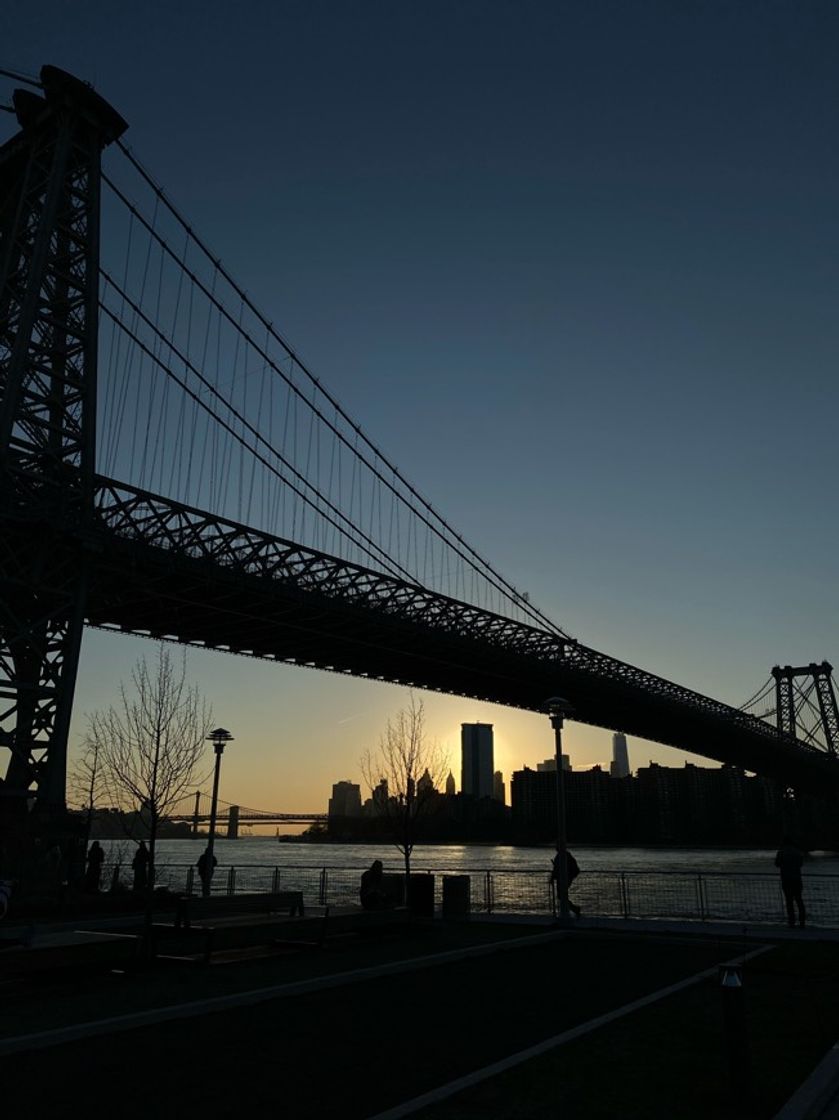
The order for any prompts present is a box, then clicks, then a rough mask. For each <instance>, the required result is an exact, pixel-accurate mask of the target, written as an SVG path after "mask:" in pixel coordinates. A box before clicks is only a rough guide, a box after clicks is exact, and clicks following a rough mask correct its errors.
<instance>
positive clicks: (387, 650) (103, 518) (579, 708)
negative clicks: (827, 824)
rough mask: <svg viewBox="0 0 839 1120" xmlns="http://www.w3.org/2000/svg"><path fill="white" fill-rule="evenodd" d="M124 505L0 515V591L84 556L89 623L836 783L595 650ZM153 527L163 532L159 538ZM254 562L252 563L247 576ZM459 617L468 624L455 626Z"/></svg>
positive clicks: (201, 518)
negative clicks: (558, 703)
mask: <svg viewBox="0 0 839 1120" xmlns="http://www.w3.org/2000/svg"><path fill="white" fill-rule="evenodd" d="M123 491H124V492H127V488H123ZM131 501H132V502H134V504H133V505H131V502H127V503H125V504H124V506H123V508H118V507H119V503H117V506H116V507H111V508H107V509H105V510H104V513H103V511H102V510H101V509H100V511H99V513H98V514H97V517H96V518H95V519H94V520H93V522H91V523H89V524H88V526H87V527H86V528H84V530H81V529H79V528H78V527H76V528H74V529H72V530H70V531H68V532H62V531H61V530H60V529H59V528H58V527H57V526H53V527H52V532H51V533H50V534H49V536H47V534H46V532H45V530H46V527H40V528H39V527H37V526H35V525H33V524H32V523H30V522H25V521H24V522H17V521H16V519H14V518H13V519H12V520H11V521H9V520H5V519H4V525H3V526H0V528H2V530H3V535H4V540H3V545H4V547H3V550H2V551H3V553H4V555H5V557H6V562H5V563H4V564H3V565H2V567H3V571H2V572H0V583H2V584H4V585H5V586H3V587H0V593H2V594H3V595H4V596H10V597H13V596H15V595H16V594H17V593H18V589H19V587H20V586H23V585H24V584H25V583H26V579H27V576H26V572H27V569H31V567H32V566H33V565H35V564H42V563H43V556H42V551H43V549H44V547H45V542H46V541H47V540H48V542H49V543H48V550H49V554H50V563H51V564H52V565H53V566H57V567H59V568H62V569H66V566H67V565H72V564H73V563H77V561H78V557H79V556H80V555H81V553H82V551H85V552H86V553H87V555H88V556H90V557H91V558H92V560H91V565H90V570H91V576H90V582H89V584H88V588H87V610H86V622H87V623H88V624H89V625H92V626H97V627H105V628H111V629H118V630H121V631H125V632H128V633H132V634H139V635H146V636H150V637H155V638H167V639H172V640H175V641H178V642H183V643H188V644H191V645H195V646H201V647H207V648H210V649H217V650H224V651H230V652H233V653H240V654H247V655H250V656H253V657H259V658H266V659H270V660H276V661H280V662H286V663H289V664H296V665H303V666H309V667H312V668H318V669H326V670H332V671H334V672H339V673H347V674H351V675H354V676H358V677H366V678H370V679H374V680H382V681H389V682H393V683H399V684H404V685H411V686H414V687H416V688H421V689H430V690H435V691H439V692H445V693H451V694H455V695H462V696H468V697H474V698H478V699H483V700H488V701H491V702H494V703H498V704H503V705H507V706H511V707H517V708H523V709H528V710H531V711H534V712H540V711H543V710H544V703H545V700H546V699H547V698H548V697H549V696H555V695H561V696H564V697H566V698H567V700H568V701H570V703H571V704H572V705H573V708H574V714H573V719H575V720H577V721H580V722H585V723H590V724H594V725H596V726H600V727H606V728H611V729H615V730H621V731H624V732H626V733H627V734H630V735H634V736H637V737H640V738H644V739H649V740H652V741H656V742H660V743H663V744H666V745H669V746H673V747H677V748H681V749H683V750H687V751H690V752H693V753H695V754H698V755H702V756H705V757H708V758H712V759H716V760H718V761H720V762H727V763H732V764H734V765H737V766H741V767H743V768H745V769H747V770H750V771H754V772H757V773H759V774H762V775H764V776H766V777H770V778H776V779H778V780H779V781H781V782H783V783H784V784H785V785H788V786H794V787H796V788H799V789H801V790H816V791H824V790H825V789H826V788H830V789H835V788H837V786H839V766H837V764H836V762H835V760H833V759H831V758H829V757H828V756H827V755H825V754H822V753H821V752H819V751H815V750H807V749H804V748H803V746H802V745H801V744H797V743H796V742H794V741H790V740H788V739H787V740H785V739H784V738H782V737H781V736H779V735H778V734H777V733H776V732H775V730H774V729H773V728H771V727H769V726H768V725H766V724H762V723H760V721H756V720H754V719H751V718H750V717H744V716H742V715H741V713H738V712H736V711H735V710H733V709H731V708H726V707H725V706H724V705H720V704H718V703H717V702H716V701H712V700H710V699H709V698H707V697H702V696H699V695H698V694H695V693H690V692H689V691H688V690H685V689H680V688H678V686H675V685H670V683H669V682H666V681H663V680H662V679H661V678H655V677H652V676H651V675H650V674H643V672H642V671H641V670H634V669H633V668H632V667H631V666H626V665H625V664H623V663H621V662H618V661H615V660H614V659H611V658H608V657H605V656H604V655H602V654H599V653H597V652H596V651H593V650H588V649H587V648H586V647H582V646H577V645H576V644H574V643H571V644H570V646H566V645H565V644H564V643H563V641H562V640H561V639H560V638H558V637H557V636H556V635H553V634H549V633H547V632H545V633H543V632H541V631H537V630H536V629H535V628H533V627H527V626H522V625H519V624H516V623H510V624H509V627H507V628H505V627H506V624H505V623H504V620H501V619H499V618H498V616H492V615H488V614H486V612H483V613H482V612H477V613H473V614H471V615H470V613H469V612H470V611H472V608H469V607H468V606H467V605H464V604H457V603H454V601H447V602H443V606H442V607H440V601H434V600H432V598H431V597H428V596H427V593H424V592H422V591H421V590H420V591H419V592H418V591H417V589H415V588H414V589H411V588H409V587H405V586H400V585H399V584H398V581H393V580H389V579H388V577H384V579H382V578H380V577H378V576H377V574H375V573H370V572H367V571H366V570H365V569H352V567H351V566H349V565H346V564H343V563H342V562H340V561H336V560H334V559H332V558H323V557H321V558H320V559H319V561H318V558H317V557H315V560H316V561H318V562H319V563H321V565H322V569H321V572H320V574H319V575H318V577H317V579H313V578H309V577H311V569H306V573H307V578H301V577H300V576H299V572H300V571H301V570H302V569H300V568H299V566H298V567H294V565H293V564H292V565H290V566H289V565H286V567H285V568H283V566H282V564H281V563H279V562H277V560H276V557H277V556H278V555H280V554H281V552H282V549H281V548H280V546H282V548H284V549H285V555H286V557H287V556H289V555H293V556H294V559H295V563H297V562H298V561H299V560H300V557H301V555H302V553H301V552H300V551H299V550H298V549H297V546H291V545H288V544H287V542H277V541H274V540H273V539H272V538H268V537H261V536H259V535H257V534H253V533H252V531H250V530H246V529H244V528H243V527H241V526H239V527H236V526H231V525H230V524H229V523H223V522H219V521H218V520H217V519H213V518H212V517H211V515H206V514H201V513H200V511H192V510H187V509H186V508H185V507H176V506H175V505H174V504H173V503H168V504H167V503H166V502H165V501H164V500H163V499H158V498H152V497H151V496H148V495H145V496H143V495H141V494H140V492H137V491H133V492H132V494H131ZM115 508H116V509H117V514H118V516H117V517H116V519H115V518H114V517H113V516H111V515H112V513H113V510H114V509H115ZM126 510H127V511H128V513H126ZM161 511H163V513H162V514H161ZM161 517H162V518H163V521H165V522H166V525H167V526H168V527H167V529H166V532H165V533H163V535H161V528H160V526H161ZM173 518H175V521H176V522H177V525H176V530H177V531H176V530H175V529H173V528H172V525H173V524H175V521H173V520H172V519H173ZM187 530H188V531H189V534H190V535H189V537H188V538H187V537H186V536H184V533H185V532H186V531H187ZM178 534H180V536H179V535H178ZM35 542H38V543H35ZM208 542H209V543H208ZM243 542H244V543H243ZM245 545H247V549H248V550H249V551H247V559H246V560H245V559H243V557H245V551H244V548H245ZM234 546H235V547H234ZM272 549H273V550H274V551H271V550H272ZM266 550H267V551H266ZM62 552H63V553H64V554H65V555H64V557H63V559H62V557H61V555H60V554H61V553H62ZM12 556H14V557H15V558H16V559H15V562H13V563H12V562H10V557H12ZM257 556H259V557H261V563H262V564H263V569H262V571H261V572H258V573H256V574H254V571H255V569H254V564H255V559H254V558H255V557H257ZM266 556H268V557H269V559H270V564H269V563H268V562H267V561H266V559H265V558H266ZM304 559H305V557H304ZM330 563H331V564H333V565H334V566H335V571H334V572H332V573H331V572H330V569H329V567H328V565H329V564H330ZM295 572H297V573H298V574H297V575H295V574H294V573H295ZM289 573H292V574H289ZM324 573H325V574H324ZM336 573H337V575H336ZM338 575H340V576H341V577H342V578H341V579H339V578H338ZM377 580H378V583H377ZM16 585H18V586H16ZM383 587H384V591H383V590H382V588H383ZM359 588H361V591H359ZM371 588H372V589H373V590H372V591H371V590H370V589H371ZM412 594H413V599H411V598H410V596H411V595H412ZM400 596H401V598H400ZM424 596H425V598H424ZM417 602H419V603H420V609H418V608H417V606H416V603H417ZM406 604H407V605H406ZM423 604H426V607H427V609H426V607H424V606H423ZM469 619H472V620H473V624H474V630H470V628H469V627H468V626H467V625H466V624H465V621H464V620H469ZM633 675H634V677H635V679H633ZM639 679H641V682H642V683H638V682H639ZM651 688H652V691H651ZM668 692H670V693H671V695H668ZM268 702H269V701H268V700H267V699H266V703H268Z"/></svg>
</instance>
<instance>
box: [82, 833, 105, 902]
mask: <svg viewBox="0 0 839 1120" xmlns="http://www.w3.org/2000/svg"><path fill="white" fill-rule="evenodd" d="M104 862H105V853H104V852H103V850H102V845H101V844H100V843H99V841H98V840H94V841H93V843H92V844H91V845H90V848H89V849H88V852H87V871H86V872H85V877H84V889H85V890H86V891H91V892H93V891H98V890H99V880H100V878H101V876H102V864H103V863H104Z"/></svg>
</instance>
